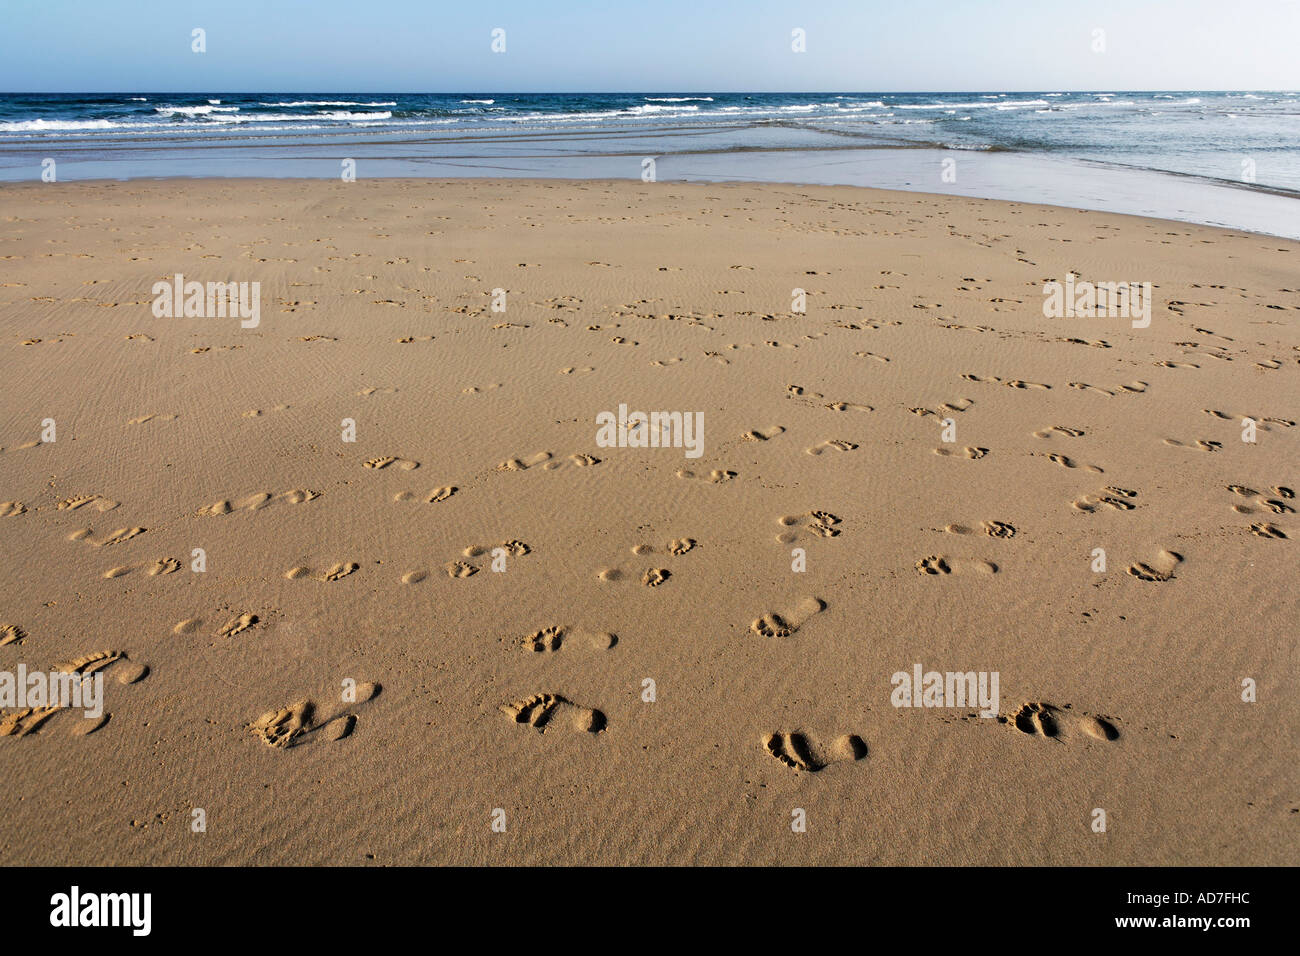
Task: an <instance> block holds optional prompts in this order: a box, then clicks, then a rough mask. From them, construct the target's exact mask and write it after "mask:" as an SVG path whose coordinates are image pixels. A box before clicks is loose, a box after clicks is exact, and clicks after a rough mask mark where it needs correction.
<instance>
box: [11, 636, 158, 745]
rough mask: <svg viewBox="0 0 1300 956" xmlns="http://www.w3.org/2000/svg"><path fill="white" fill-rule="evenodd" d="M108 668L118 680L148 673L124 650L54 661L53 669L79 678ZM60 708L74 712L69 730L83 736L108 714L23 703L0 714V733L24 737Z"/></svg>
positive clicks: (132, 680)
mask: <svg viewBox="0 0 1300 956" xmlns="http://www.w3.org/2000/svg"><path fill="white" fill-rule="evenodd" d="M109 668H112V671H113V675H114V676H115V678H116V680H117V682H118V683H119V684H137V683H139V682H140V681H142V680H144V679H145V677H147V676H148V675H149V668H148V667H146V666H145V665H143V664H137V663H135V662H134V661H130V660H128V659H127V655H126V652H124V651H96V652H94V653H92V654H87V655H85V656H84V657H79V658H77V659H76V660H72V661H66V662H64V663H60V664H55V665H54V670H56V671H58V672H60V673H63V674H69V675H74V676H76V677H78V678H80V679H82V680H84V679H86V678H88V677H91V676H93V675H94V674H96V673H97V672H99V671H105V672H106V673H107V672H108V670H109ZM63 712H67V713H70V714H75V715H76V716H77V718H78V720H77V721H76V723H75V724H73V725H72V728H73V729H72V734H73V735H74V736H83V737H84V736H86V735H88V734H93V733H94V732H95V731H97V730H99V729H100V728H101V727H103V726H104V725H105V724H107V723H108V721H109V719H110V718H111V717H112V715H111V714H109V713H108V712H104V713H102V714H100V715H99V716H98V717H89V718H88V717H86V716H85V714H84V710H82V709H79V708H77V707H57V706H38V707H24V708H20V709H17V710H11V711H8V712H6V713H4V714H0V737H26V736H27V735H29V734H33V733H35V732H36V731H37V730H39V729H40V728H41V727H42V725H44V724H45V723H46V721H48V720H50V719H51V718H52V717H54V716H55V715H56V714H59V713H63Z"/></svg>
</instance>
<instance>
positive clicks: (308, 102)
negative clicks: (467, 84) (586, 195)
mask: <svg viewBox="0 0 1300 956" xmlns="http://www.w3.org/2000/svg"><path fill="white" fill-rule="evenodd" d="M461 102H462V103H466V102H469V103H477V102H480V101H479V100H461ZM482 102H487V103H491V102H492V101H491V100H484V101H482ZM257 105H258V106H396V105H397V102H396V101H392V102H386V103H359V102H357V101H356V100H290V101H287V102H281V103H258V104H257Z"/></svg>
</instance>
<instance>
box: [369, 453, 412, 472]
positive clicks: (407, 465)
mask: <svg viewBox="0 0 1300 956" xmlns="http://www.w3.org/2000/svg"><path fill="white" fill-rule="evenodd" d="M362 465H364V466H365V467H366V468H387V467H388V466H389V465H396V466H397V467H398V468H400V469H402V471H413V470H415V469H416V468H419V467H420V463H419V462H418V461H411V460H410V459H407V458H392V457H389V456H383V457H380V458H369V459H367V460H366V461H364V462H362Z"/></svg>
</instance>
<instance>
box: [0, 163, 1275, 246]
mask: <svg viewBox="0 0 1300 956" xmlns="http://www.w3.org/2000/svg"><path fill="white" fill-rule="evenodd" d="M1159 175H1161V176H1164V175H1171V176H1183V175H1184V174H1176V173H1171V174H1166V173H1163V172H1162V173H1159ZM1190 178H1199V177H1190ZM366 182H370V183H377V184H379V183H384V184H396V183H408V184H425V185H440V186H441V185H450V184H453V183H468V184H476V185H481V186H486V185H491V184H494V183H516V184H522V185H528V186H540V185H543V184H546V185H552V186H553V185H569V186H583V185H588V186H592V185H598V186H630V187H633V188H644V189H646V190H654V189H657V188H668V187H673V186H725V187H745V186H752V187H757V188H760V189H761V188H765V187H771V188H774V189H775V188H789V189H815V190H823V189H850V190H854V191H859V192H862V193H864V194H870V193H883V194H885V195H886V196H891V197H903V198H907V197H916V198H919V199H929V200H964V199H969V200H976V201H980V202H987V203H991V204H994V205H1008V206H1024V207H1031V208H1041V209H1044V210H1050V211H1053V212H1073V213H1088V214H1097V215H1104V216H1114V217H1117V218H1121V219H1129V220H1134V221H1139V222H1141V221H1146V222H1153V223H1164V224H1168V225H1171V226H1180V227H1188V226H1192V227H1196V228H1201V229H1211V230H1214V231H1216V232H1222V233H1225V234H1240V235H1243V236H1254V237H1258V238H1261V239H1282V240H1286V241H1295V242H1300V227H1297V230H1296V235H1285V234H1279V233H1274V232H1267V231H1261V230H1254V229H1248V228H1242V227H1239V226H1229V225H1223V224H1220V223H1211V222H1194V221H1189V220H1185V219H1175V218H1170V217H1167V216H1158V215H1151V214H1148V213H1142V212H1123V211H1118V210H1113V209H1097V208H1092V207H1088V206H1075V205H1062V204H1057V203H1047V202H1037V201H1033V200H1023V199H1010V198H1005V197H1000V196H980V195H967V194H959V193H945V192H930V191H927V190H924V189H901V188H892V187H886V186H872V185H857V184H852V183H824V182H800V181H770V180H748V179H707V180H701V179H677V180H671V179H670V180H659V181H657V182H654V183H642V182H640V181H639V180H637V179H636V178H634V177H593V178H565V177H559V176H556V177H546V176H542V177H530V176H472V175H464V176H364V177H358V178H357V180H356V181H355V182H352V183H343V182H341V181H339V179H338V177H337V176H254V175H249V176H197V175H196V176H183V175H170V176H138V177H133V178H127V179H114V178H98V179H74V180H60V181H59V182H58V183H41V182H39V181H35V182H34V181H32V180H12V179H10V180H6V179H0V193H3V192H4V191H7V190H20V189H22V188H23V187H28V188H33V189H49V188H51V187H57V186H76V187H104V186H131V185H139V184H153V185H157V186H164V185H168V184H171V185H182V184H188V185H200V184H209V183H210V184H214V185H227V186H231V185H237V184H246V185H250V186H267V185H270V184H277V183H282V184H286V185H287V184H293V185H298V186H307V185H309V184H315V185H323V184H337V185H341V186H355V185H358V184H361V183H366ZM1206 182H1207V184H1210V185H1217V186H1220V187H1221V188H1241V189H1245V190H1248V191H1249V192H1251V193H1252V194H1256V193H1257V194H1261V195H1267V196H1271V197H1276V198H1278V199H1289V198H1292V197H1291V195H1290V194H1289V193H1278V192H1275V191H1272V190H1268V189H1266V188H1259V187H1251V186H1244V185H1243V186H1238V185H1237V184H1233V183H1230V182H1225V183H1222V184H1217V183H1213V182H1212V181H1206ZM1294 198H1296V199H1297V200H1298V201H1300V196H1297V197H1294Z"/></svg>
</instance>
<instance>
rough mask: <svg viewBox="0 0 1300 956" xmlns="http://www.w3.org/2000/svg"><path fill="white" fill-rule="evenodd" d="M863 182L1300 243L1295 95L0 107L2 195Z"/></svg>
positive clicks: (319, 100)
mask: <svg viewBox="0 0 1300 956" xmlns="http://www.w3.org/2000/svg"><path fill="white" fill-rule="evenodd" d="M647 158H650V159H653V160H654V164H653V169H654V177H655V179H656V180H657V181H692V180H704V181H727V180H736V181H771V182H793V183H817V184H846V185H864V186H879V187H882V188H894V189H913V190H919V191H928V192H938V193H956V194H960V195H971V196H987V197H990V198H1003V199H1017V200H1022V201H1030V202H1045V203H1050V204H1054V205H1064V206H1073V207H1080V208H1094V209H1104V210H1107V211H1114V212H1130V213H1137V214H1142V215H1155V216H1163V217H1165V218H1171V219H1181V220H1184V221H1189V222H1200V223H1206V224H1211V225H1225V226H1231V227H1235V228H1240V229H1248V230H1253V231H1259V232H1265V233H1272V234H1276V235H1285V236H1290V237H1293V238H1300V215H1297V213H1298V212H1300V204H1297V200H1300V94H1298V93H1295V92H1262V91H1261V92H1213V91H1198V92H1187V91H1179V92H1123V91H1113V92H1107V91H1097V92H1066V91H1043V92H988V93H848V92H846V93H812V94H810V93H708V92H679V93H589V94H584V93H567V94H536V93H529V94H501V93H482V94H476V93H457V94H409V93H219V92H214V93H202V94H188V93H187V94H179V93H156V92H134V93H120V94H119V93H112V94H106V93H96V94H75V93H74V94H30V93H29V94H24V93H9V94H0V180H6V181H21V180H29V179H30V180H39V179H40V178H41V173H42V170H43V168H44V167H43V165H42V163H43V161H44V160H46V159H54V160H55V162H56V164H57V167H56V168H57V177H58V179H59V180H60V181H68V180H77V179H132V178H140V177H172V176H176V177H193V176H199V177H206V176H265V177H286V176H305V177H320V178H338V177H339V176H340V171H341V165H342V162H343V160H344V159H351V160H353V161H354V163H355V169H356V174H357V176H359V177H367V176H369V177H395V176H428V177H446V176H527V177H563V178H644V176H643V172H644V170H645V168H646V164H645V160H646V159H647Z"/></svg>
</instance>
